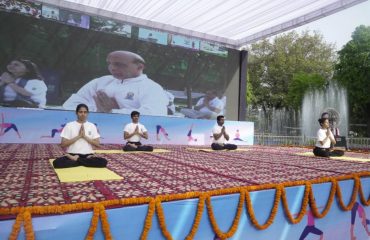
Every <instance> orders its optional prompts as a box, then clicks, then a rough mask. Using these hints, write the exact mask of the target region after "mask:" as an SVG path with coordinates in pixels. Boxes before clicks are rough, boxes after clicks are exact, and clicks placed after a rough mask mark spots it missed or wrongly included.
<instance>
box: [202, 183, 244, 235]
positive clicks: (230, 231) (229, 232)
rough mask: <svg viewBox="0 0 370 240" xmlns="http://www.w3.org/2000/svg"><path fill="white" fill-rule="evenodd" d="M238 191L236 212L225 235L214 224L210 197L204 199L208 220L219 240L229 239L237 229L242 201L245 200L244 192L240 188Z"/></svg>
mask: <svg viewBox="0 0 370 240" xmlns="http://www.w3.org/2000/svg"><path fill="white" fill-rule="evenodd" d="M239 190H240V192H239V203H238V208H237V210H236V214H235V218H234V220H233V223H232V224H231V227H230V229H229V231H227V232H226V233H223V232H222V231H221V229H220V228H219V226H218V224H217V222H216V217H215V216H214V213H213V209H212V204H211V197H210V196H209V195H208V196H207V197H206V206H207V210H208V216H209V219H210V221H211V224H212V227H213V230H214V231H215V233H216V234H217V236H218V237H220V238H221V239H226V238H229V237H231V236H233V235H234V233H235V232H236V230H237V229H238V225H239V220H240V216H241V215H242V211H243V206H244V199H245V190H244V189H242V188H241V189H239Z"/></svg>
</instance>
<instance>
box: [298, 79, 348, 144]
mask: <svg viewBox="0 0 370 240" xmlns="http://www.w3.org/2000/svg"><path fill="white" fill-rule="evenodd" d="M323 112H328V113H329V115H330V118H332V119H334V121H335V125H336V126H335V127H337V128H339V131H340V135H341V136H347V134H348V102H347V91H346V90H345V89H344V88H342V87H341V86H338V84H336V83H334V82H330V83H329V84H328V85H327V86H326V88H325V89H324V90H313V91H309V92H307V93H306V94H305V96H304V99H303V104H302V115H301V116H302V121H301V123H302V135H303V136H306V137H316V133H317V129H318V128H319V127H320V125H319V123H318V121H317V120H318V119H319V118H320V117H321V114H322V113H323Z"/></svg>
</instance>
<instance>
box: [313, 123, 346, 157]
mask: <svg viewBox="0 0 370 240" xmlns="http://www.w3.org/2000/svg"><path fill="white" fill-rule="evenodd" d="M319 124H320V126H321V128H320V129H319V130H318V131H317V140H316V144H315V148H314V149H313V153H314V154H315V156H319V157H330V156H343V154H344V152H343V151H341V150H333V151H331V149H330V144H331V143H332V144H333V145H334V144H335V143H336V142H335V138H334V135H333V133H332V132H331V131H330V125H329V119H327V118H320V119H319Z"/></svg>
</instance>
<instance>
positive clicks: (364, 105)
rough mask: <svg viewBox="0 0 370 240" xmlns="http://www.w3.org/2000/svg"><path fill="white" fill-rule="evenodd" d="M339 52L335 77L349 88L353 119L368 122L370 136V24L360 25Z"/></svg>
mask: <svg viewBox="0 0 370 240" xmlns="http://www.w3.org/2000/svg"><path fill="white" fill-rule="evenodd" d="M338 54H339V62H338V64H336V66H335V77H336V79H337V80H338V82H339V83H341V84H343V85H344V86H345V87H346V88H347V92H348V99H349V105H350V111H351V112H350V116H351V121H352V122H353V121H362V122H366V124H367V130H366V133H367V134H366V135H367V136H368V137H370V111H369V109H370V94H369V92H370V87H369V86H370V26H364V25H361V26H358V27H357V28H356V29H355V31H354V32H353V33H352V40H350V41H349V42H348V43H347V44H346V45H345V46H344V47H343V48H342V49H341V50H340V51H339V52H338Z"/></svg>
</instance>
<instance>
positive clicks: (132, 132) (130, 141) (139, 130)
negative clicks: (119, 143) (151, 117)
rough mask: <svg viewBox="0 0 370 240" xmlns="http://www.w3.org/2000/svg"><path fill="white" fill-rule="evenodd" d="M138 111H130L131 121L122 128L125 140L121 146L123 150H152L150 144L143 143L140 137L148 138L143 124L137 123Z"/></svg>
mask: <svg viewBox="0 0 370 240" xmlns="http://www.w3.org/2000/svg"><path fill="white" fill-rule="evenodd" d="M139 117H140V113H139V112H137V111H132V112H131V120H132V122H131V123H128V124H126V126H125V128H124V129H123V138H124V139H125V140H126V141H127V142H126V145H125V146H123V151H147V152H152V151H153V147H152V146H146V145H143V144H142V143H141V142H140V141H141V138H144V139H148V130H146V128H145V126H144V125H143V124H141V123H139Z"/></svg>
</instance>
